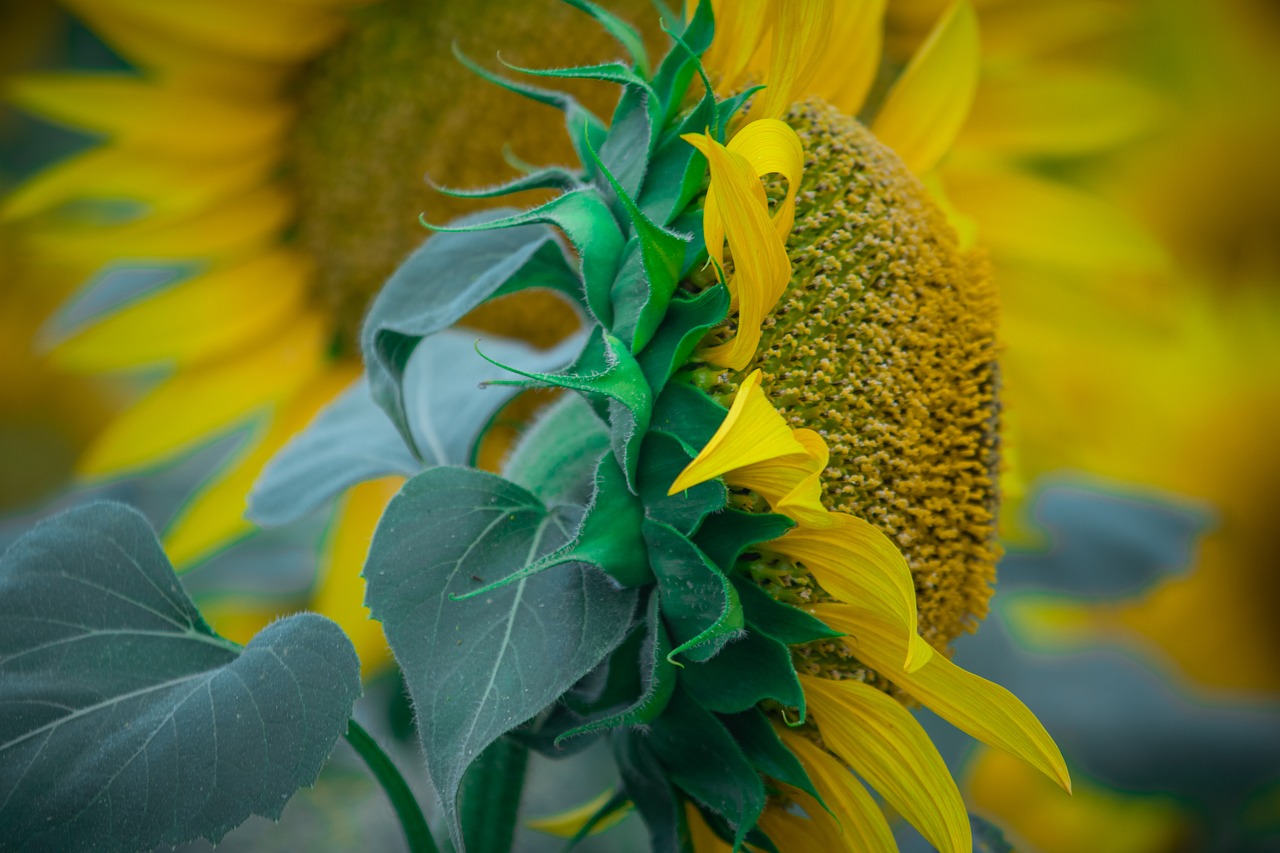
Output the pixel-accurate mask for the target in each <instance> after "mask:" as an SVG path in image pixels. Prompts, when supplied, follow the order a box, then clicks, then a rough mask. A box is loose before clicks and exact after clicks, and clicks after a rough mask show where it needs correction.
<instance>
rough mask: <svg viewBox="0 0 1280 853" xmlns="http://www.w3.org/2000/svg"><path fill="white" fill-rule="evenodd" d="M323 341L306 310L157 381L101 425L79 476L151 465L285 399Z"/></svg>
mask: <svg viewBox="0 0 1280 853" xmlns="http://www.w3.org/2000/svg"><path fill="white" fill-rule="evenodd" d="M328 340H329V338H328V329H327V325H326V324H325V322H324V321H323V320H322V319H321V318H320V317H319V316H318V315H316V314H306V315H303V316H302V317H300V318H299V319H298V320H297V321H296V322H295V323H294V324H293V325H292V326H291V327H289V328H287V329H281V330H280V333H279V335H277V336H276V337H275V338H274V339H273V340H272V341H271V343H270V344H269V345H266V346H263V347H261V348H259V349H255V350H253V351H251V352H248V353H245V354H244V355H241V356H239V357H238V358H235V359H233V360H230V361H227V362H225V363H219V364H214V365H210V366H208V367H205V368H202V369H198V370H190V371H184V372H183V373H181V374H179V375H177V376H174V377H173V378H171V379H168V380H165V381H164V382H162V383H161V384H160V385H159V386H158V387H157V388H156V389H155V390H153V391H152V392H151V393H149V394H148V395H147V396H146V397H144V398H143V399H142V400H141V401H139V402H138V404H137V405H135V406H134V407H133V408H132V409H130V410H129V411H127V412H125V413H124V414H122V415H121V416H119V417H118V418H116V419H115V420H114V421H112V423H111V425H110V426H108V427H107V428H106V429H105V430H104V431H103V433H102V435H100V436H99V437H98V439H97V440H96V441H95V442H94V443H93V445H92V446H91V447H90V448H89V450H88V452H87V453H86V454H85V456H84V458H83V459H81V460H80V463H79V469H80V473H81V475H83V476H85V477H92V478H99V477H108V476H112V475H117V474H123V473H126V472H128V471H131V470H136V469H140V468H144V467H148V466H152V465H156V464H159V463H160V462H163V461H164V460H166V459H168V458H169V457H171V456H173V455H174V454H176V453H179V452H181V451H183V450H186V449H188V448H190V447H191V446H192V445H194V444H196V443H198V442H203V441H207V440H209V439H210V438H211V437H212V436H215V435H218V434H220V433H221V432H223V431H225V430H227V429H230V428H231V427H232V426H234V425H235V424H237V423H239V422H240V421H242V420H243V419H244V418H246V417H248V416H249V415H251V414H252V413H254V412H255V411H258V410H261V409H262V408H264V407H266V406H270V405H272V404H275V403H277V402H279V401H280V400H282V399H285V398H287V397H288V396H289V395H291V394H293V393H294V392H295V391H296V390H297V389H298V388H299V387H301V386H302V385H304V384H305V383H306V382H308V381H309V380H310V379H311V377H312V376H313V375H314V374H315V373H316V371H317V370H319V369H320V367H321V365H322V363H323V360H324V357H325V356H324V352H325V348H326V347H327V346H328Z"/></svg>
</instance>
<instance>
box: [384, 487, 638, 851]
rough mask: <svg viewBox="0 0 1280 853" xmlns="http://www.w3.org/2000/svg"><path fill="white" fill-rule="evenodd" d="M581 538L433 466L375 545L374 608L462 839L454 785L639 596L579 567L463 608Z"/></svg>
mask: <svg viewBox="0 0 1280 853" xmlns="http://www.w3.org/2000/svg"><path fill="white" fill-rule="evenodd" d="M573 529H574V525H573V523H572V518H571V517H570V516H569V515H567V514H566V513H563V512H560V511H550V512H549V511H548V510H547V508H546V506H545V505H544V504H543V503H542V501H540V500H539V499H538V498H536V497H535V496H534V495H532V494H530V493H529V492H527V491H525V490H524V489H522V488H520V487H519V486H517V485H515V484H514V483H511V482H508V481H507V480H504V479H502V478H501V477H498V476H495V475H493V474H487V473H484V472H482V471H474V470H469V469H463V468H432V469H431V470H429V471H425V472H423V473H422V474H419V475H418V476H416V477H414V478H413V479H412V480H410V481H409V482H408V483H406V484H405V486H404V488H403V489H401V491H400V493H399V494H398V495H397V496H396V497H395V499H394V500H392V501H391V503H390V504H389V505H388V507H387V510H386V512H385V513H384V514H383V516H382V521H381V522H380V523H379V525H378V529H377V532H376V533H375V534H374V539H373V545H372V546H371V549H370V553H369V560H368V562H367V563H366V565H365V570H364V574H365V578H366V579H367V580H368V595H367V597H366V603H367V604H368V606H369V608H370V609H371V610H372V611H373V615H374V618H376V619H378V620H380V621H381V622H382V623H383V627H384V628H385V630H386V633H387V639H388V640H389V641H390V643H391V648H392V649H393V650H394V651H395V655H396V659H397V660H398V661H399V663H400V666H401V668H402V669H403V670H404V673H405V680H406V682H407V684H408V687H409V692H410V693H411V694H412V696H413V700H414V706H415V707H416V709H417V713H418V724H419V731H420V734H421V737H422V746H423V751H424V753H425V754H426V760H427V769H428V772H429V773H430V774H431V779H432V781H433V782H434V783H435V786H436V790H437V791H439V792H440V796H441V799H442V800H443V804H444V809H445V813H446V815H447V817H448V819H449V823H450V830H451V832H452V833H453V834H454V840H455V841H457V840H458V826H457V820H456V814H457V811H456V810H457V806H456V801H457V792H458V785H459V783H460V781H461V779H462V774H463V773H464V772H465V771H466V769H467V767H468V766H469V765H470V764H471V762H472V761H473V760H474V759H475V758H476V756H478V755H479V754H480V752H481V751H482V750H483V749H484V748H485V747H486V746H488V745H489V744H490V743H492V742H493V741H494V740H496V739H497V738H498V737H500V736H501V735H502V734H503V733H505V732H507V731H510V730H511V729H513V728H515V727H516V726H518V725H520V724H521V723H523V722H524V721H526V720H528V719H529V718H530V717H532V716H533V715H534V714H536V713H537V712H539V711H541V710H542V709H543V708H545V707H547V706H548V705H549V704H551V703H552V702H554V701H555V700H556V699H557V698H558V697H559V696H560V695H562V694H563V693H564V692H565V691H567V690H568V689H569V688H570V687H572V686H573V684H574V683H575V682H577V681H578V679H580V678H582V676H584V675H585V674H587V673H588V672H589V671H591V670H592V669H593V668H594V667H595V666H596V665H597V664H599V663H600V661H602V660H603V659H604V658H605V657H606V656H607V655H608V654H609V653H610V652H611V651H613V649H614V648H616V647H617V645H618V644H619V643H621V642H622V640H623V638H624V637H625V636H626V635H627V633H628V631H629V630H630V629H631V624H632V617H633V614H634V610H635V606H636V596H637V593H636V592H635V591H634V590H624V589H618V588H617V587H616V586H615V585H614V584H613V583H612V582H611V581H610V580H609V579H608V578H607V577H605V576H604V575H603V574H601V573H599V572H597V571H595V570H594V569H591V568H588V567H585V566H582V565H580V564H570V565H565V566H559V567H556V568H553V569H550V570H548V571H545V572H542V573H541V574H537V575H533V576H531V577H526V578H522V579H521V580H519V581H516V582H514V583H512V584H510V585H508V586H505V587H502V588H501V589H495V590H493V591H491V592H490V593H488V594H486V595H482V596H478V597H476V598H471V599H466V600H454V598H453V597H454V596H458V595H462V594H465V593H467V592H469V591H470V590H473V589H476V588H477V587H479V586H481V585H482V584H484V583H485V582H486V581H489V580H493V579H495V578H501V577H505V576H507V575H510V574H512V573H514V572H516V571H517V570H519V569H521V568H523V567H524V566H526V565H528V564H529V563H531V562H533V561H535V560H537V559H538V558H539V557H541V556H543V555H545V554H547V553H548V552H550V551H552V550H554V549H555V548H557V547H559V546H560V545H562V544H563V543H564V542H565V541H566V540H567V539H568V538H569V536H570V534H571V533H572V531H573Z"/></svg>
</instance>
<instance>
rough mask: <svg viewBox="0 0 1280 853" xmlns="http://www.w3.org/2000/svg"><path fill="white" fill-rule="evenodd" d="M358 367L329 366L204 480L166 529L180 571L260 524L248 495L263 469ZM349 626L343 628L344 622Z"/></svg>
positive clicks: (167, 542) (168, 547)
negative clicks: (249, 514) (248, 513)
mask: <svg viewBox="0 0 1280 853" xmlns="http://www.w3.org/2000/svg"><path fill="white" fill-rule="evenodd" d="M355 374H356V370H355V369H354V368H340V367H339V368H334V369H331V370H328V371H326V372H324V373H322V374H320V375H319V376H317V377H316V378H315V379H314V380H312V381H311V382H310V383H308V385H307V386H306V387H305V388H303V389H301V391H300V392H299V393H298V394H297V395H296V396H295V397H294V398H293V399H291V400H288V401H287V402H284V403H282V404H281V405H280V406H279V407H278V408H277V410H276V411H274V412H272V413H271V415H270V423H269V424H268V425H267V426H266V428H265V429H264V430H263V434H262V435H260V436H254V437H252V438H250V439H249V441H248V442H247V446H246V447H245V448H243V449H242V450H241V451H240V452H239V453H238V454H237V455H236V457H235V459H233V460H231V461H230V462H229V463H228V465H227V466H226V468H225V469H224V470H223V471H221V472H219V473H218V474H216V475H214V476H213V477H212V478H211V479H210V480H208V481H207V482H205V483H204V484H203V485H202V486H201V487H200V490H199V491H198V492H197V493H196V494H195V495H194V496H192V498H191V500H190V502H189V503H188V504H187V505H186V506H184V507H183V508H182V509H181V510H180V511H179V512H178V515H177V516H176V517H175V518H174V519H173V521H172V522H171V523H170V525H169V528H168V529H167V530H166V531H165V536H164V547H165V552H166V553H167V554H168V555H169V559H170V560H172V561H173V564H174V566H175V567H176V568H177V569H178V571H183V570H185V569H187V568H190V566H191V565H192V564H193V563H195V562H197V561H199V560H202V559H204V558H205V557H208V556H210V555H211V554H212V553H213V552H214V551H215V550H217V549H219V548H221V547H223V546H225V545H226V544H228V543H229V542H231V541H233V540H235V539H239V538H240V537H242V536H246V535H248V534H249V533H252V532H253V531H254V530H255V529H256V528H255V527H254V525H253V524H252V523H250V522H249V521H248V520H246V519H245V517H244V513H245V508H246V506H247V503H246V496H247V495H248V494H249V491H250V489H252V488H253V484H254V483H255V482H257V479H258V475H260V474H261V473H262V468H263V466H265V465H266V464H267V462H268V461H270V459H271V457H273V456H275V454H276V453H277V452H278V451H279V450H280V448H281V447H283V446H284V445H285V443H286V442H287V441H288V440H289V439H291V438H292V437H293V436H295V435H297V434H298V432H300V431H301V430H302V429H303V427H305V426H306V425H307V424H308V423H310V422H311V420H312V418H314V417H315V415H316V413H317V412H318V411H319V410H320V409H321V407H323V406H324V405H326V404H327V403H330V402H332V401H333V399H334V398H335V397H336V396H338V394H340V393H341V392H342V391H343V389H345V388H346V387H347V386H348V385H349V384H350V383H351V382H352V381H353V380H354V379H355ZM344 627H345V626H344Z"/></svg>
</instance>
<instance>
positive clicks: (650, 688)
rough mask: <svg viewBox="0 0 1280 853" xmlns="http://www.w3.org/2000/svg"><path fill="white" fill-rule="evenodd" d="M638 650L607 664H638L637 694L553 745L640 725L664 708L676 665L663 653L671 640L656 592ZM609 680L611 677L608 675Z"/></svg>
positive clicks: (567, 734) (669, 645) (618, 666)
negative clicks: (631, 656)
mask: <svg viewBox="0 0 1280 853" xmlns="http://www.w3.org/2000/svg"><path fill="white" fill-rule="evenodd" d="M624 648H625V647H624ZM639 652H640V654H639V659H638V661H637V660H635V659H633V660H632V661H630V662H628V661H625V660H616V659H615V660H614V661H613V662H612V663H611V668H623V667H627V664H628V663H630V665H631V666H632V667H636V665H637V663H638V668H637V670H638V671H637V673H636V674H637V675H638V676H639V677H638V678H637V679H636V681H637V682H638V687H639V695H638V696H634V698H632V700H631V701H630V702H629V703H628V704H627V705H626V706H625V707H623V708H621V709H618V710H615V711H613V712H612V713H608V714H605V715H603V716H598V717H595V718H592V719H590V720H588V721H587V722H585V723H583V724H582V725H580V726H577V727H575V728H573V729H570V730H569V731H567V732H565V733H564V734H562V735H560V736H559V737H557V738H556V741H555V743H556V746H560V744H561V743H562V742H563V741H565V740H568V739H569V738H572V737H577V736H579V735H583V734H590V733H592V732H599V731H604V730H606V729H614V728H618V727H620V726H638V725H644V724H645V723H648V722H650V721H652V720H653V719H654V718H655V717H657V716H658V715H659V714H661V713H662V711H663V709H665V708H666V707H667V702H669V701H670V699H671V694H672V692H673V691H674V690H675V687H676V667H675V665H674V664H672V663H671V662H670V661H668V660H667V655H668V654H670V652H671V640H670V639H669V638H668V637H667V631H666V629H665V628H664V627H663V626H662V619H661V618H660V615H659V611H658V596H656V595H655V596H652V597H651V598H650V599H649V606H648V608H647V611H646V614H645V621H644V638H643V640H642V642H641V644H640V649H639ZM611 675H612V673H611ZM610 680H613V679H612V678H611V679H610Z"/></svg>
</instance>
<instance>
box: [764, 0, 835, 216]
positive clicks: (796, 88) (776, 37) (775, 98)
mask: <svg viewBox="0 0 1280 853" xmlns="http://www.w3.org/2000/svg"><path fill="white" fill-rule="evenodd" d="M834 5H835V4H834V2H833V0H776V2H775V4H774V9H775V10H776V11H775V17H776V20H775V21H774V24H773V40H772V43H771V45H770V51H769V71H768V73H767V74H766V75H765V78H764V82H765V86H766V88H765V90H764V92H763V93H761V94H760V95H758V96H757V98H756V103H755V105H754V106H753V107H752V109H751V117H752V118H761V119H764V118H775V119H776V118H777V117H778V116H780V115H782V114H783V113H784V112H786V110H787V107H788V106H790V104H791V102H792V101H794V100H795V99H796V97H797V96H798V95H800V94H803V93H804V92H805V87H806V86H807V85H808V83H809V82H810V81H811V80H812V79H813V75H814V73H815V72H816V71H817V70H818V68H819V67H820V66H821V64H822V60H823V56H824V54H825V53H826V50H827V45H828V44H829V43H830V39H831V24H832V13H833V7H834ZM788 230H790V229H788Z"/></svg>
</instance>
